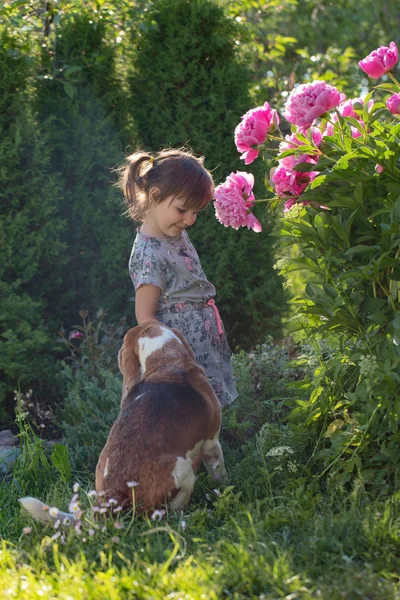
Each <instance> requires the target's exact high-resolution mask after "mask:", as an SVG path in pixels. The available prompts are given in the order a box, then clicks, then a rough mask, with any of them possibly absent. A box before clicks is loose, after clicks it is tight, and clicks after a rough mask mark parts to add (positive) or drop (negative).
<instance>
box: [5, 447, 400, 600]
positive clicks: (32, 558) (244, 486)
mask: <svg viewBox="0 0 400 600" xmlns="http://www.w3.org/2000/svg"><path fill="white" fill-rule="evenodd" d="M224 450H225V455H226V462H227V466H228V470H229V472H230V483H229V485H228V486H226V487H220V488H219V489H216V488H214V487H213V486H212V484H211V482H210V480H209V479H208V477H207V475H206V473H205V472H203V471H201V472H200V474H199V477H198V480H197V482H196V486H195V491H194V494H193V497H192V501H191V503H190V506H189V507H188V508H187V510H186V511H185V513H184V514H183V515H182V516H180V517H178V516H176V515H166V516H165V517H164V518H163V519H162V520H160V521H157V520H152V519H151V518H149V517H147V518H145V517H143V516H140V515H133V514H132V513H125V514H124V515H122V516H121V514H122V513H119V514H118V515H113V516H112V517H108V518H107V519H106V520H104V521H101V522H100V524H99V523H95V525H97V524H99V529H96V531H95V534H94V535H93V536H92V537H91V536H90V535H89V534H88V531H89V529H90V528H91V527H93V526H94V525H93V524H94V521H92V523H91V524H89V523H88V524H85V525H84V527H83V533H82V534H81V535H78V534H77V533H76V532H75V530H74V529H73V528H64V529H63V535H64V537H65V539H64V540H61V538H58V539H57V540H52V539H51V538H52V536H53V535H54V534H55V533H56V531H55V530H54V529H53V527H52V526H44V525H42V524H39V523H34V522H33V521H32V520H31V519H30V517H29V515H27V514H26V513H24V512H22V510H21V508H20V505H19V503H18V497H20V495H21V491H23V492H24V493H26V492H27V490H26V489H23V488H24V486H23V484H22V483H21V482H23V480H24V472H23V470H22V471H21V466H19V467H18V465H17V466H16V468H15V469H14V477H13V478H11V477H9V478H8V479H6V480H3V482H2V483H1V484H0V503H1V511H0V527H1V533H2V537H3V539H2V547H1V553H0V597H2V598H35V599H36V598H44V599H45V598H49V599H50V598H64V599H73V600H75V599H81V598H82V599H86V598H94V599H101V600H104V599H108V598H110V599H114V598H146V599H147V598H149V599H150V598H152V599H153V598H154V599H165V598H174V599H182V600H183V599H191V598H193V599H201V598H205V599H211V600H212V599H219V598H233V599H239V598H260V599H271V600H277V599H287V600H295V599H297V598H299V599H304V600H305V599H308V598H326V599H332V600H336V599H341V598H348V599H350V600H353V599H358V598H360V599H368V600H373V599H376V600H383V599H385V600H394V599H398V598H400V581H399V578H400V570H399V565H400V516H399V506H400V494H394V495H392V496H388V495H387V496H386V498H377V497H373V496H371V495H370V494H368V493H367V492H366V491H365V490H364V489H363V486H362V485H359V484H355V485H354V486H353V488H352V489H350V488H349V489H348V490H347V491H344V490H340V489H338V488H333V486H331V487H332V489H330V486H329V484H327V483H326V482H325V483H324V485H322V482H321V481H319V480H318V479H316V478H313V477H312V475H311V474H309V475H308V476H307V477H305V476H304V475H303V474H302V475H301V476H299V473H298V472H296V473H290V472H288V471H287V470H283V471H277V470H275V469H274V468H273V467H272V466H271V465H266V463H265V460H264V459H263V458H262V457H261V458H260V454H259V452H258V451H257V444H256V443H255V441H254V440H253V441H252V440H250V441H248V442H246V443H245V444H243V445H242V446H241V447H239V448H236V449H232V448H229V447H228V446H227V445H226V444H225V445H224ZM21 464H22V465H23V468H24V469H25V472H26V473H25V474H26V478H27V480H28V481H31V486H32V487H33V488H34V491H35V493H36V494H39V496H40V498H41V499H42V500H44V501H46V502H47V503H48V504H49V505H51V506H53V505H55V506H58V507H59V508H60V509H66V508H67V506H68V502H69V501H70V499H71V495H72V491H71V484H70V483H66V482H65V481H63V480H62V478H61V477H60V474H59V473H58V472H56V471H55V470H53V471H51V470H49V471H46V469H42V474H43V477H42V479H41V480H40V479H39V480H36V482H35V484H33V483H32V478H31V477H30V476H29V466H28V464H27V463H24V462H23V459H22V461H21ZM91 485H93V482H91V481H90V480H86V481H84V482H82V481H81V489H80V492H79V493H80V497H79V500H80V502H81V507H82V508H83V509H85V510H86V513H85V514H86V515H87V518H88V519H89V520H90V519H91V517H90V502H91V501H90V499H89V498H88V496H87V494H86V493H85V492H88V491H89V490H90V489H91ZM115 522H119V523H120V524H122V525H123V529H116V528H115V526H114V525H115ZM26 526H31V527H32V532H31V533H30V534H22V529H23V527H26ZM100 526H101V527H100ZM102 528H104V530H102ZM84 540H85V541H84Z"/></svg>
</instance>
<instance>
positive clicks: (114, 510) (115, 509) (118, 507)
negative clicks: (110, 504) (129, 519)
mask: <svg viewBox="0 0 400 600" xmlns="http://www.w3.org/2000/svg"><path fill="white" fill-rule="evenodd" d="M121 510H122V506H117V507H116V508H114V509H113V512H115V513H118V512H121Z"/></svg>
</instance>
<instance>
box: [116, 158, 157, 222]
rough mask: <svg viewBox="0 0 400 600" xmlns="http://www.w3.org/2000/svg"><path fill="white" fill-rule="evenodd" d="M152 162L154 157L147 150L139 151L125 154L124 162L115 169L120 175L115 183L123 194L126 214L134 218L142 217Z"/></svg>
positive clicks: (144, 210)
mask: <svg viewBox="0 0 400 600" xmlns="http://www.w3.org/2000/svg"><path fill="white" fill-rule="evenodd" d="M153 162H154V157H152V156H151V155H150V154H148V153H147V152H143V151H140V152H135V153H134V154H131V155H130V156H127V157H126V164H125V165H123V166H122V167H120V168H118V169H117V171H118V172H119V174H120V176H119V181H118V182H117V184H116V185H117V187H119V188H120V189H121V190H122V193H123V195H124V198H125V202H126V204H127V211H126V212H127V214H128V215H129V216H130V217H131V218H132V219H134V220H140V219H142V218H143V217H144V214H145V212H146V208H147V207H146V204H147V188H148V185H147V183H148V181H147V174H148V172H149V171H150V169H151V167H152V165H153ZM146 163H147V165H146Z"/></svg>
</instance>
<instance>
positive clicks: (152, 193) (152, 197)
mask: <svg viewBox="0 0 400 600" xmlns="http://www.w3.org/2000/svg"><path fill="white" fill-rule="evenodd" d="M160 191H161V190H160V188H158V187H151V188H150V189H149V193H148V198H149V203H150V204H152V203H153V202H155V203H157V202H159V200H160Z"/></svg>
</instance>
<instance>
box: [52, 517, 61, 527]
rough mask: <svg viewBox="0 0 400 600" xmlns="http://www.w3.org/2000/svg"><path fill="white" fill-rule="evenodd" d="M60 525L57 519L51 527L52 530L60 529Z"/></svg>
mask: <svg viewBox="0 0 400 600" xmlns="http://www.w3.org/2000/svg"><path fill="white" fill-rule="evenodd" d="M60 523H61V521H60V519H57V521H56V522H55V523H54V525H53V527H54V529H58V528H59V527H60Z"/></svg>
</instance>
